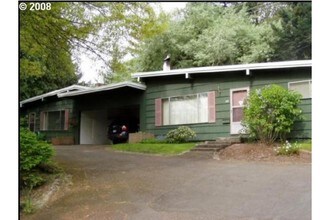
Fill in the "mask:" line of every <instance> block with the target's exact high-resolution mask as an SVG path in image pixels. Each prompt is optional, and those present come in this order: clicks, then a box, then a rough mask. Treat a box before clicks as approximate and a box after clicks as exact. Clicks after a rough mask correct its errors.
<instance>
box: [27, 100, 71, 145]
mask: <svg viewBox="0 0 330 220" xmlns="http://www.w3.org/2000/svg"><path fill="white" fill-rule="evenodd" d="M65 109H69V118H73V117H77V116H76V113H75V112H74V100H72V99H62V100H45V101H44V102H41V103H36V104H35V105H34V106H31V107H29V108H28V109H27V111H26V113H27V115H28V114H29V113H30V112H35V113H36V124H35V128H36V132H40V133H41V134H43V135H45V138H46V139H47V140H51V139H52V138H55V137H75V133H76V131H75V128H70V127H69V130H58V131H40V113H41V112H46V111H60V110H65Z"/></svg>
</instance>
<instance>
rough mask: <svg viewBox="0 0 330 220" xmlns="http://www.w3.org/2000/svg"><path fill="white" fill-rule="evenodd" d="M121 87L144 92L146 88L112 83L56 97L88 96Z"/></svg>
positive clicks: (127, 82) (123, 83)
mask: <svg viewBox="0 0 330 220" xmlns="http://www.w3.org/2000/svg"><path fill="white" fill-rule="evenodd" d="M123 87H131V88H134V89H140V90H146V88H147V87H146V85H144V84H141V83H134V82H130V81H126V82H120V83H114V84H110V85H106V86H100V87H96V88H91V89H89V90H86V91H74V92H68V93H63V94H58V95H57V96H58V97H59V98H62V97H70V96H78V95H83V94H90V93H95V92H102V91H108V90H114V89H119V88H123Z"/></svg>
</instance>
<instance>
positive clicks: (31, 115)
mask: <svg viewBox="0 0 330 220" xmlns="http://www.w3.org/2000/svg"><path fill="white" fill-rule="evenodd" d="M35 125H36V113H34V112H31V113H29V130H30V131H35V128H36V127H35Z"/></svg>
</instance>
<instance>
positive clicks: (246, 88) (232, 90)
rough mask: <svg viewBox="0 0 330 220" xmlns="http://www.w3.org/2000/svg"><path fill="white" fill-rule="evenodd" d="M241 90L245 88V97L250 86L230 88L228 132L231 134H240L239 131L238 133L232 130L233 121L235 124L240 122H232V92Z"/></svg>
mask: <svg viewBox="0 0 330 220" xmlns="http://www.w3.org/2000/svg"><path fill="white" fill-rule="evenodd" d="M242 90H246V92H247V95H246V97H248V96H249V92H250V87H240V88H235V89H230V109H229V112H230V128H229V129H230V134H231V135H235V134H240V133H239V132H238V133H235V132H233V126H234V123H235V125H236V126H237V125H239V124H240V123H241V122H233V92H237V91H242ZM234 107H235V106H234ZM242 128H243V127H242Z"/></svg>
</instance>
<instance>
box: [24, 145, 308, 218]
mask: <svg viewBox="0 0 330 220" xmlns="http://www.w3.org/2000/svg"><path fill="white" fill-rule="evenodd" d="M56 152H57V156H56V160H57V161H58V162H59V163H60V164H61V165H62V166H63V167H64V169H65V171H66V172H67V173H68V174H71V175H72V182H73V184H72V186H71V187H70V190H69V191H67V192H66V193H65V195H64V196H62V197H61V198H60V199H58V200H56V201H54V202H52V203H51V204H50V205H49V206H48V207H45V208H43V209H42V210H39V211H38V212H37V213H36V214H34V215H32V216H29V217H28V219H38V220H39V219H46V220H51V219H56V220H58V219H70V220H71V219H143V220H147V219H152V220H154V219H229V220H235V219H239V220H243V219H244V220H252V219H253V220H254V219H288V220H289V219H290V220H293V219H299V220H304V219H311V165H310V164H279V163H253V162H237V161H236V162H228V161H227V162H224V161H223V162H222V161H217V160H213V159H211V158H210V157H209V158H205V157H204V156H200V155H199V154H198V153H197V154H196V155H193V154H190V153H189V154H187V155H183V156H172V157H160V156H149V155H141V154H131V153H119V152H114V151H111V150H110V151H109V150H106V149H105V146H57V147H56Z"/></svg>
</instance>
